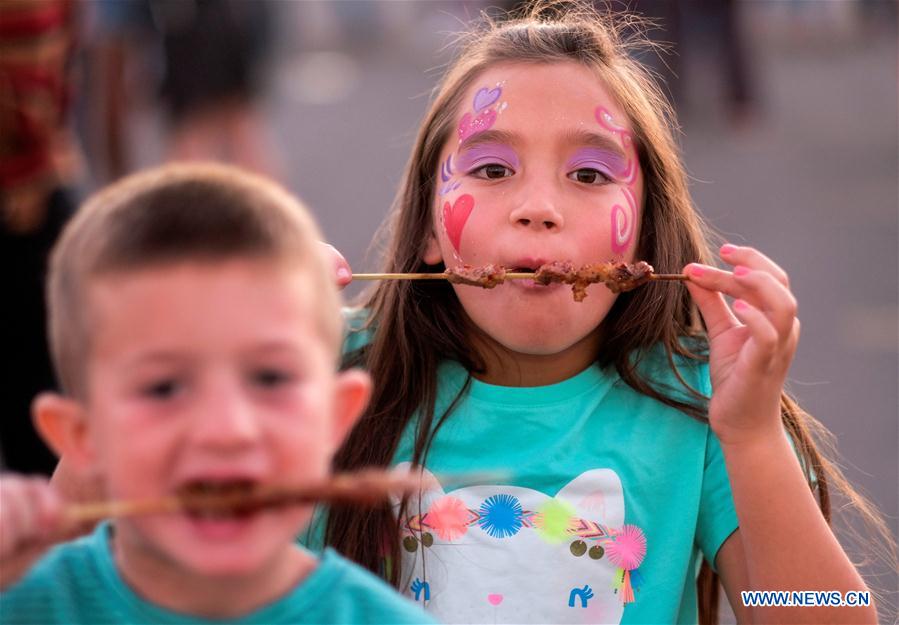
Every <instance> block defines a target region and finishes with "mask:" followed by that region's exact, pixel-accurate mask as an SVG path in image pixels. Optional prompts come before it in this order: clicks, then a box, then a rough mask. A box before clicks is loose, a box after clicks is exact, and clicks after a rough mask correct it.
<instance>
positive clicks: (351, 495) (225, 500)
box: [64, 469, 508, 526]
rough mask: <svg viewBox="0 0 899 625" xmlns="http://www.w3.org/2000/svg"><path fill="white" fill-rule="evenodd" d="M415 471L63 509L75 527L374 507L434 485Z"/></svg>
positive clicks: (451, 477) (484, 476)
mask: <svg viewBox="0 0 899 625" xmlns="http://www.w3.org/2000/svg"><path fill="white" fill-rule="evenodd" d="M438 478H439V481H440V482H441V483H443V484H477V483H483V482H486V483H491V482H492V483H497V482H499V481H501V480H503V479H508V477H507V476H506V475H505V474H504V473H501V472H485V473H460V474H441V475H439V476H438ZM438 478H430V477H425V475H423V474H422V473H420V472H418V471H409V472H405V473H403V472H401V473H396V472H388V471H383V470H378V469H366V470H362V471H357V472H354V473H341V474H338V475H334V476H332V477H331V478H329V479H327V480H325V481H323V482H321V483H318V484H312V485H309V486H301V487H296V488H272V489H266V490H259V491H254V492H234V493H202V494H185V495H169V496H165V497H158V498H155V499H131V500H120V501H95V502H91V503H82V504H72V505H69V506H68V507H66V509H65V512H64V515H65V518H66V521H67V522H68V523H69V524H70V525H72V526H77V525H81V524H86V523H96V522H98V521H102V520H104V519H111V518H120V517H133V516H146V515H151V514H173V513H178V512H229V511H233V512H240V511H254V510H258V509H264V508H280V507H284V506H293V505H302V504H309V503H315V502H319V501H322V502H329V503H356V504H367V505H375V504H378V503H380V502H382V501H384V500H385V499H386V498H387V497H388V496H389V495H405V494H412V493H416V492H420V491H426V490H429V489H432V488H435V487H437V486H438V484H437V479H438Z"/></svg>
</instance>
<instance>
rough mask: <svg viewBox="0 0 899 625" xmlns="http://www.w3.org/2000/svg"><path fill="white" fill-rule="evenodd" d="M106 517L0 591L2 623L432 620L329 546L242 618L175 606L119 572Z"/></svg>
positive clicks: (88, 623)
mask: <svg viewBox="0 0 899 625" xmlns="http://www.w3.org/2000/svg"><path fill="white" fill-rule="evenodd" d="M109 531H110V525H109V524H106V523H104V524H101V525H99V526H98V527H97V529H96V530H95V531H94V533H93V534H91V535H89V536H85V537H83V538H80V539H78V540H75V541H72V542H69V543H64V544H62V545H58V546H57V547H55V548H54V549H52V550H51V551H50V552H49V553H48V554H47V555H46V556H44V557H43V558H42V559H41V560H40V561H39V562H38V563H37V564H36V565H35V566H34V568H32V569H31V571H29V573H28V574H27V575H26V576H25V577H24V578H23V579H22V580H20V581H19V582H18V583H16V584H15V585H14V586H12V587H10V588H9V589H7V590H6V591H4V592H3V593H0V623H3V625H13V624H19V623H22V624H26V623H28V624H30V623H34V624H41V625H47V624H51V623H53V624H57V623H58V624H66V625H79V624H84V625H99V624H107V623H110V624H111V623H198V624H209V623H235V624H237V623H240V624H250V623H253V624H257V623H258V624H260V625H262V624H266V625H270V624H274V623H294V624H295V623H310V624H311V623H347V624H350V623H385V624H387V623H433V622H434V621H433V620H432V619H431V618H430V617H428V616H427V615H426V614H424V613H423V612H422V611H421V609H420V608H418V607H417V606H415V605H413V604H412V603H410V602H409V601H408V600H407V599H404V598H403V597H400V596H398V595H397V594H396V592H395V591H394V590H393V589H391V588H390V587H389V586H387V585H386V584H385V583H384V582H382V581H381V580H379V579H378V578H376V577H375V576H374V575H372V574H370V573H369V572H367V571H365V570H363V569H362V568H360V567H358V566H356V565H355V564H352V563H350V562H348V561H347V560H345V559H344V558H342V557H341V556H339V555H338V554H337V553H336V552H334V551H332V550H326V551H325V552H324V553H323V554H322V556H321V560H320V562H319V565H318V566H317V567H316V568H315V570H313V571H312V573H310V574H309V576H308V577H306V578H305V579H304V580H303V581H302V582H301V583H300V584H298V585H297V586H296V587H295V588H294V589H293V590H291V591H290V592H289V593H287V594H286V595H284V596H283V597H281V598H280V599H278V600H277V601H275V602H273V603H271V604H269V605H267V606H264V607H262V608H260V609H258V610H256V611H255V612H253V613H251V614H248V615H246V616H244V617H242V618H239V619H233V620H226V621H214V620H208V619H203V618H197V617H194V616H190V615H186V614H179V613H176V612H172V611H170V610H167V609H165V608H162V607H160V606H157V605H155V604H153V603H150V602H148V601H146V600H145V599H143V598H141V597H140V596H138V595H137V594H136V593H135V592H134V591H133V590H132V589H131V588H130V587H129V586H128V585H127V584H126V583H125V581H124V580H123V579H122V577H121V575H120V574H119V572H118V570H117V568H116V565H115V562H114V560H113V555H112V550H111V547H110V541H109Z"/></svg>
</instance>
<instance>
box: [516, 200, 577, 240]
mask: <svg viewBox="0 0 899 625" xmlns="http://www.w3.org/2000/svg"><path fill="white" fill-rule="evenodd" d="M509 222H510V223H511V224H512V225H513V226H518V227H524V228H531V229H534V230H541V231H543V230H545V231H550V232H554V231H558V230H561V229H562V228H563V227H564V225H565V220H564V218H563V217H562V213H561V211H559V210H558V209H557V208H556V205H555V202H554V201H553V200H551V199H548V198H546V197H540V198H529V199H526V200H525V201H524V202H523V203H522V204H521V205H519V206H518V207H516V208H515V209H513V210H512V212H510V213H509Z"/></svg>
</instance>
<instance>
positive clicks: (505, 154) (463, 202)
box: [437, 82, 518, 264]
mask: <svg viewBox="0 0 899 625" xmlns="http://www.w3.org/2000/svg"><path fill="white" fill-rule="evenodd" d="M502 85H503V83H501V82H500V83H496V85H495V86H494V87H493V88H492V89H489V88H487V87H481V88H480V89H478V91H477V93H475V95H474V98H473V99H472V104H471V108H472V110H471V111H470V112H466V113H465V114H464V115H463V116H462V119H460V120H459V126H458V128H457V130H456V134H457V136H458V137H459V143H460V144H461V143H462V142H463V141H465V140H466V139H468V138H469V137H472V136H474V135H476V134H478V133H480V132H484V131H485V130H490V128H491V127H493V124H494V123H496V118H497V116H498V115H499V114H500V113H502V112H503V111H504V110H506V107H507V106H508V104H507V103H506V102H499V99H500V97H501V96H502V93H503V90H502ZM453 156H454V155H453V154H450V155H449V156H447V157H446V160H445V161H444V162H443V163H442V164H441V166H440V180H441V182H442V184H441V185H440V188H439V189H438V190H437V193H438V196H439V197H443V196H444V195H447V194H449V193H452V192H453V191H456V190H458V189H459V188H460V187H461V186H462V180H461V179H460V175H461V174H465V173H468V172H470V171H471V170H472V169H473V168H477V167H480V166H483V165H488V164H490V163H492V162H501V161H505V162H504V163H501V164H505V165H508V166H509V167H512V168H516V167H517V166H518V157H517V156H516V155H515V153H514V152H513V151H512V149H511V148H509V147H508V146H504V145H502V144H498V143H491V144H482V145H475V146H472V147H471V148H468V149H462V150H460V152H459V153H457V154H456V155H455V156H456V159H455V160H456V163H455V167H454V163H453ZM473 209H474V198H473V197H472V196H471V195H470V194H468V193H465V194H463V195H460V196H459V197H457V198H456V199H455V201H454V202H453V203H452V204H450V202H448V201H446V202H444V203H443V210H441V211H440V225H441V226H442V227H443V230H444V231H445V232H446V235H447V238H449V241H450V243H451V244H452V246H453V256H454V257H455V259H456V262H458V263H459V264H461V263H462V262H463V261H462V257H461V256H460V252H459V246H460V245H461V242H462V230H463V228H465V224H466V223H467V222H468V217H469V216H470V215H471V211H472V210H473Z"/></svg>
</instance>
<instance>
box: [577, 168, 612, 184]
mask: <svg viewBox="0 0 899 625" xmlns="http://www.w3.org/2000/svg"><path fill="white" fill-rule="evenodd" d="M568 177H569V178H570V179H571V180H574V181H576V182H581V183H584V184H597V185H599V184H607V183H609V182H612V179H611V178H609V177H608V176H607V175H606V174H604V173H602V172H601V171H599V170H598V169H593V168H591V167H582V168H581V169H576V170H574V171H573V172H571V173H570V174H568Z"/></svg>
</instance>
